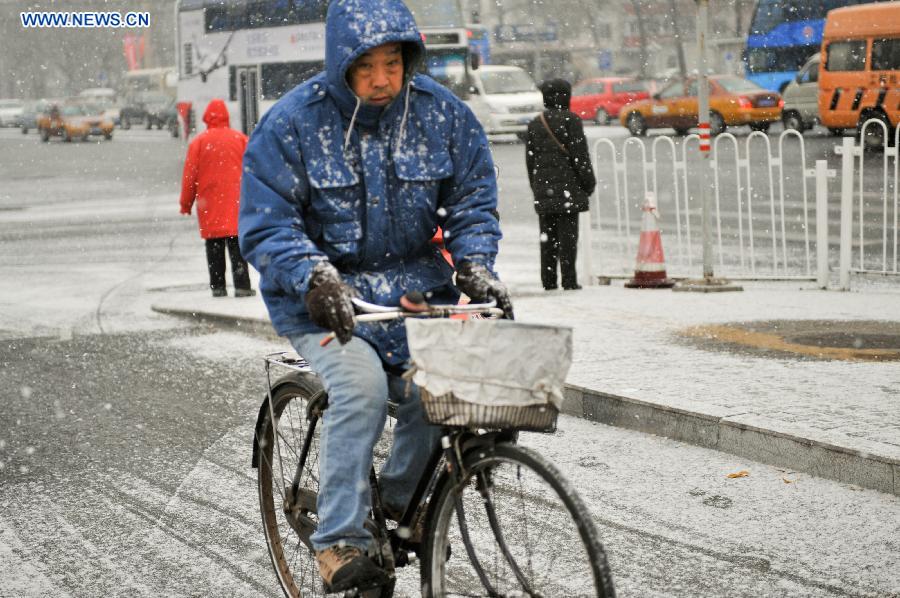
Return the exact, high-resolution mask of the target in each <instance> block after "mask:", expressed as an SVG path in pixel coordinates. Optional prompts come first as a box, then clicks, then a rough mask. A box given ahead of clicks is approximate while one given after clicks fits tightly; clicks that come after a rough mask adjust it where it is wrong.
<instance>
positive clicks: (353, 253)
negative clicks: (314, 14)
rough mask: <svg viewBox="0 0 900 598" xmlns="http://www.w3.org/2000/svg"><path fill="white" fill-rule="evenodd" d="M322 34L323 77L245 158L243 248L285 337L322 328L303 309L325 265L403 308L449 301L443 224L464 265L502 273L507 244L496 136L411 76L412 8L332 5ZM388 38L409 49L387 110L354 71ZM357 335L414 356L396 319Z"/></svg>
mask: <svg viewBox="0 0 900 598" xmlns="http://www.w3.org/2000/svg"><path fill="white" fill-rule="evenodd" d="M325 38H326V51H325V72H323V73H320V74H319V75H317V76H315V77H313V78H311V79H310V80H308V81H306V82H305V83H303V84H301V85H299V86H298V87H297V88H295V89H294V90H292V91H291V92H289V93H288V94H287V95H286V96H284V97H283V98H282V99H281V100H280V101H279V102H278V103H277V104H276V105H275V106H273V107H272V109H271V110H269V111H268V112H267V113H266V115H265V116H264V117H263V119H262V120H261V121H260V123H259V125H258V126H257V127H256V129H255V130H254V132H253V135H252V136H251V139H250V143H249V145H248V148H247V152H246V155H245V157H244V177H243V185H242V190H241V195H242V199H241V213H240V226H239V230H240V241H241V252H242V253H243V255H244V256H245V257H246V258H247V260H248V261H250V263H251V264H253V266H254V267H255V268H256V269H257V270H259V272H260V273H261V281H260V289H261V290H262V294H263V298H264V299H265V302H266V305H267V307H268V310H269V316H270V318H271V320H272V324H273V325H274V327H275V329H276V331H277V332H278V333H279V334H281V335H283V336H287V335H290V334H294V333H300V332H315V331H322V329H321V328H318V327H316V326H315V325H314V324H312V322H311V321H310V320H309V316H308V314H307V311H306V306H305V304H304V297H305V293H306V292H307V290H308V281H309V275H310V271H311V269H312V267H313V266H314V265H315V263H316V262H318V261H319V260H324V259H327V260H330V261H331V263H333V264H334V265H335V266H336V267H337V268H338V270H339V271H340V272H341V274H342V276H343V279H344V281H345V282H347V283H348V284H350V285H351V286H352V287H354V288H355V289H356V290H357V291H358V292H359V294H360V296H361V297H362V298H363V299H364V300H366V301H371V302H374V303H379V304H382V305H398V304H399V299H400V297H401V295H402V294H403V293H404V292H406V291H413V290H418V291H422V292H425V293H431V294H432V299H431V300H432V301H433V302H441V303H444V302H450V303H453V302H455V301H456V300H457V299H458V297H459V293H458V291H457V290H456V289H455V288H454V287H453V285H452V274H453V269H452V268H451V266H450V265H449V264H448V263H447V261H446V260H445V259H444V258H443V257H442V256H441V253H440V250H439V249H438V248H437V247H436V246H435V245H434V244H433V243H431V242H430V241H431V238H432V236H433V235H434V233H435V231H436V230H437V228H438V226H440V227H441V228H442V229H443V234H444V242H445V244H446V246H447V249H448V250H449V251H450V253H451V254H452V256H453V259H454V261H455V262H456V263H460V262H461V261H464V260H468V261H472V262H476V263H480V264H484V265H485V266H487V267H488V268H489V269H492V268H493V263H494V258H495V256H496V253H497V244H498V241H499V239H500V229H499V223H498V221H497V218H496V216H495V214H496V207H497V183H496V176H495V173H494V168H493V162H492V159H491V155H490V151H489V149H488V143H487V138H486V137H485V134H484V131H483V130H482V128H481V126H480V125H479V124H478V121H477V120H476V119H475V117H474V115H473V114H472V112H471V111H470V110H469V109H468V107H466V105H465V104H464V103H463V102H462V101H460V100H459V99H458V98H457V97H456V96H454V95H453V94H452V93H451V92H450V91H449V90H447V89H446V88H444V87H442V86H441V85H439V84H437V83H436V82H435V81H434V80H432V79H431V78H429V77H427V76H424V75H415V76H413V75H412V73H414V72H415V70H414V69H415V66H416V65H417V64H418V63H419V62H420V61H421V60H422V59H423V57H424V46H423V44H422V38H421V35H420V34H419V31H418V30H417V28H416V25H415V22H414V20H413V18H412V15H411V14H410V12H409V10H408V9H407V8H406V6H405V5H404V4H403V3H402V2H401V1H400V0H334V1H333V2H331V4H330V6H329V8H328V15H327V17H326V35H325ZM388 42H401V43H402V44H403V56H404V70H405V71H406V77H405V79H404V85H403V87H402V88H401V91H400V93H399V94H398V95H397V97H396V98H395V99H394V101H393V102H391V103H390V104H388V105H387V106H384V107H379V106H374V105H370V104H363V103H362V102H360V101H359V100H358V98H357V97H356V95H355V94H354V93H353V91H352V90H351V88H350V86H349V85H348V83H347V79H346V73H347V70H348V68H349V67H350V65H351V64H352V63H353V61H354V60H355V59H356V58H357V57H359V56H360V55H361V54H363V53H364V52H366V51H368V50H369V49H372V48H374V47H376V46H379V45H381V44H384V43H388ZM322 332H323V333H324V331H322ZM355 334H357V335H358V336H360V337H362V338H364V339H365V340H367V341H369V342H370V343H371V344H372V345H373V346H375V347H376V348H377V349H378V350H379V353H380V354H381V356H382V359H384V360H385V361H386V362H388V363H390V364H399V363H402V362H404V361H405V360H406V359H407V358H408V350H407V347H406V334H405V327H404V325H403V323H402V322H400V321H395V322H391V323H387V324H363V325H359V326H357V328H356V331H355Z"/></svg>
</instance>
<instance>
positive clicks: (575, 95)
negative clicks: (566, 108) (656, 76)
mask: <svg viewBox="0 0 900 598" xmlns="http://www.w3.org/2000/svg"><path fill="white" fill-rule="evenodd" d="M649 97H650V92H649V91H648V90H647V85H646V84H645V83H644V82H643V81H638V80H636V79H630V78H626V77H602V78H599V79H587V80H585V81H582V82H580V83H578V84H577V85H575V87H573V88H572V105H571V110H572V112H574V113H575V114H577V115H578V116H580V117H581V118H582V119H583V120H593V121H595V122H596V123H597V124H598V125H605V124H607V123H608V122H609V121H610V119H613V118H618V117H619V110H621V109H622V106H624V105H625V104H629V103H631V102H635V101H637V100H645V99H647V98H649Z"/></svg>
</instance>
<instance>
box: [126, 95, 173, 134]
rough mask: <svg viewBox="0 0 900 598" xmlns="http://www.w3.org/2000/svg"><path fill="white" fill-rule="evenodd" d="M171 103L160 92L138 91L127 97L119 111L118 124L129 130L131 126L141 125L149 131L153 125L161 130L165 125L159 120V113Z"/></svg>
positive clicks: (170, 99) (167, 97)
mask: <svg viewBox="0 0 900 598" xmlns="http://www.w3.org/2000/svg"><path fill="white" fill-rule="evenodd" d="M171 102H172V97H171V96H170V95H168V94H165V93H163V92H161V91H139V92H136V93H134V94H132V95H131V96H129V97H128V99H127V100H126V102H125V104H124V105H123V106H122V109H121V111H120V117H119V118H120V122H121V126H122V128H123V129H130V128H131V127H132V125H135V124H143V125H144V127H145V128H147V129H151V128H153V125H156V127H157V128H159V129H162V128H163V126H165V125H166V122H165V121H164V120H161V118H160V115H161V113H163V112H165V110H166V109H167V107H168V105H169V104H170V103H171Z"/></svg>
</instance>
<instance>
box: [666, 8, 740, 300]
mask: <svg viewBox="0 0 900 598" xmlns="http://www.w3.org/2000/svg"><path fill="white" fill-rule="evenodd" d="M708 35H709V0H697V55H698V58H697V66H698V71H699V72H698V73H697V96H698V102H697V111H698V114H697V116H698V121H699V128H700V158H701V160H700V176H698V177H697V178H698V183H699V185H700V207H701V209H702V214H703V220H702V224H703V278H702V279H700V280H686V281H684V282H683V283H681V284H679V285H677V286H676V287H675V289H674V290H676V291H696V292H702V293H709V292H714V291H715V292H718V291H743V290H744V289H743V288H741V287H739V286H736V285H732V284H730V283H729V282H728V281H727V280H725V279H722V278H716V277H715V275H714V274H713V267H712V227H711V226H710V222H711V218H712V216H711V214H710V211H711V209H710V205H709V201H710V197H709V189H708V186H709V169H710V166H709V164H710V162H709V152H710V149H711V147H710V128H709V120H710V119H709V117H710V113H709V66H708V63H707V59H706V42H707V36H708Z"/></svg>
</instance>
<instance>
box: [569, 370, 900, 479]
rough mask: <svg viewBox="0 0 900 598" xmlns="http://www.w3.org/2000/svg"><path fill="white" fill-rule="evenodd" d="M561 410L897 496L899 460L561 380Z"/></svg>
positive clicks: (899, 470)
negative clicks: (563, 398) (562, 400)
mask: <svg viewBox="0 0 900 598" xmlns="http://www.w3.org/2000/svg"><path fill="white" fill-rule="evenodd" d="M563 413H567V414H569V415H574V416H576V417H581V418H584V419H587V420H589V421H595V422H598V423H602V424H607V425H610V426H615V427H618V428H627V429H629V430H636V431H638V432H644V433H648V434H656V435H658V436H665V437H667V438H671V439H673V440H679V441H681V442H686V443H688V444H693V445H696V446H701V447H704V448H710V449H714V450H717V451H721V452H724V453H729V454H732V455H736V456H738V457H743V458H746V459H753V460H754V461H759V462H761V463H766V464H768V465H774V466H777V467H788V468H790V469H793V470H797V471H802V472H804V473H807V474H809V475H814V476H816V477H821V478H827V479H830V480H835V481H838V482H843V483H846V484H855V485H857V486H862V487H863V488H871V489H873V490H878V491H880V492H886V493H888V494H894V495H898V496H900V460H895V459H891V458H889V457H880V456H878V455H871V454H868V453H863V452H861V451H857V450H853V449H848V448H845V447H840V446H835V445H832V444H828V443H825V442H820V441H817V440H811V439H809V438H803V437H801V436H795V435H791V434H785V433H782V432H776V431H774V430H766V429H763V428H759V427H755V426H751V425H748V424H745V423H742V422H736V421H733V420H729V419H728V418H723V417H716V416H712V415H707V414H704V413H697V412H692V411H687V410H684V409H678V408H675V407H668V406H665V405H657V404H654V403H649V402H647V401H641V400H639V399H632V398H628V397H622V396H617V395H612V394H609V393H604V392H600V391H596V390H591V389H589V388H584V387H581V386H576V385H573V384H566V389H565V400H564V403H563Z"/></svg>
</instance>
